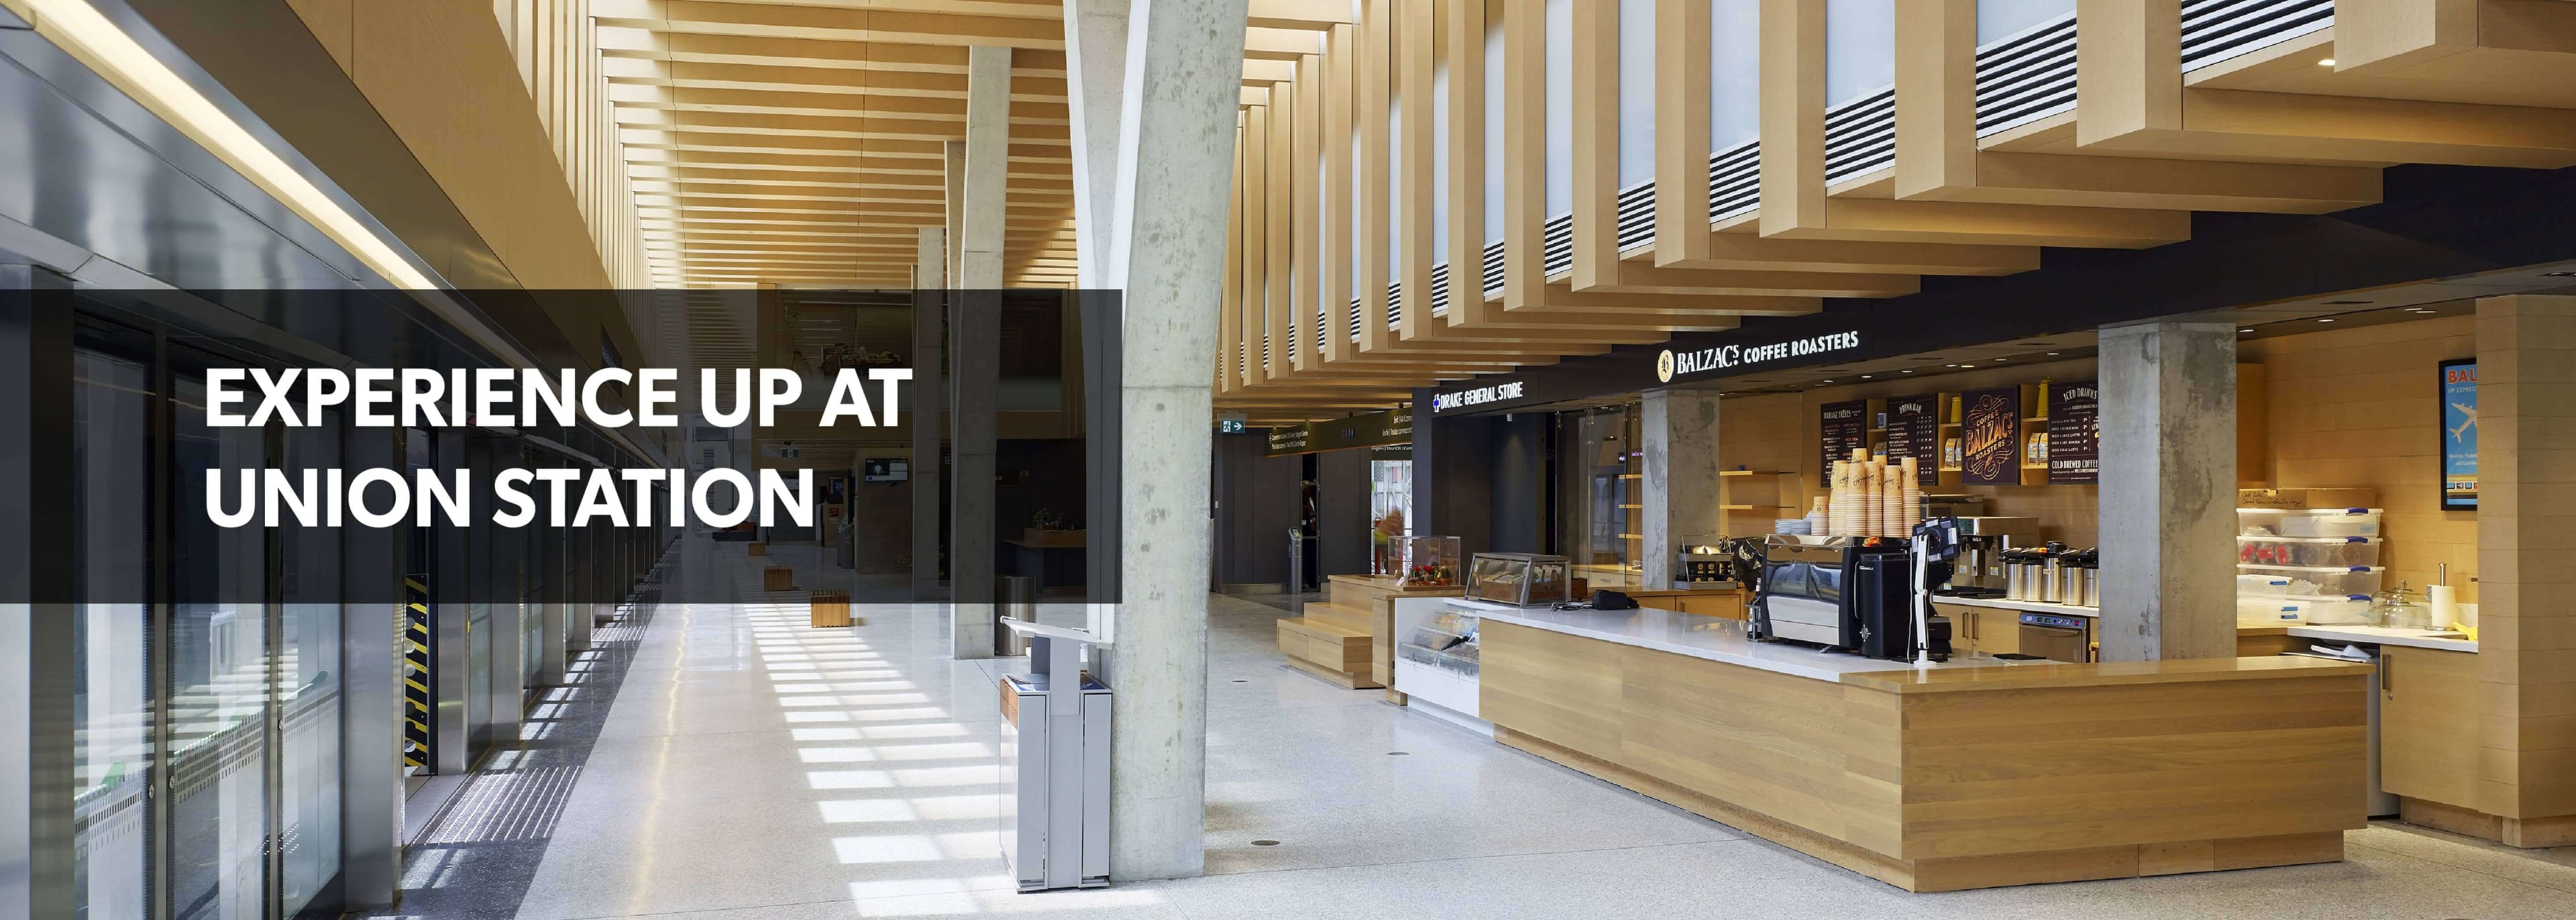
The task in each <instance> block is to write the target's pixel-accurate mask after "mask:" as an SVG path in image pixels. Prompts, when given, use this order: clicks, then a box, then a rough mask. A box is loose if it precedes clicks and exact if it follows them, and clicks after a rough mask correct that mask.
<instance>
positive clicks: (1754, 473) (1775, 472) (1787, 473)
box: [1717, 470, 1797, 476]
mask: <svg viewBox="0 0 2576 920" xmlns="http://www.w3.org/2000/svg"><path fill="white" fill-rule="evenodd" d="M1717 474H1718V475H1720V476H1795V475H1797V473H1795V472H1792V471H1789V470H1719V471H1717Z"/></svg>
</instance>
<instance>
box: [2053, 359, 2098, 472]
mask: <svg viewBox="0 0 2576 920" xmlns="http://www.w3.org/2000/svg"><path fill="white" fill-rule="evenodd" d="M2101 418H2102V396H2101V393H2100V392H2099V391H2098V390H2097V389H2096V388H2095V383H2094V381H2091V380H2079V381H2076V382H2074V383H2062V384H2057V385H2056V389H2053V390H2050V391H2048V483H2049V484H2050V485H2080V484H2085V483H2094V482H2100V481H2102V422H2101Z"/></svg>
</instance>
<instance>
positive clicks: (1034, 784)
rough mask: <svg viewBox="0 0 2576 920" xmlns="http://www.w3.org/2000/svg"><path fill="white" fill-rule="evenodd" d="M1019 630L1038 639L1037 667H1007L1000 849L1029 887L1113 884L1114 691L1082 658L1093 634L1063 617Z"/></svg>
mask: <svg viewBox="0 0 2576 920" xmlns="http://www.w3.org/2000/svg"><path fill="white" fill-rule="evenodd" d="M1011 631H1013V632H1027V633H1030V634H1032V635H1031V640H1032V641H1031V642H1030V647H1029V673H1027V674H1008V675H1004V676H1003V677H1002V678H1001V681H1000V687H999V689H1000V690H1001V703H1002V727H1001V752H1000V753H1001V755H1002V803H1001V804H1002V808H1001V812H1002V813H1001V819H1002V821H1001V832H1002V857H1003V859H1004V860H1005V861H1007V862H1008V863H1009V865H1010V868H1011V878H1012V881H1013V882H1014V883H1015V884H1016V885H1017V886H1018V888H1019V890H1021V891H1023V892H1028V891H1045V890H1049V889H1056V888H1097V887H1100V886H1103V885H1107V884H1109V727H1110V726H1109V719H1110V713H1109V704H1110V691H1109V688H1108V687H1107V686H1105V685H1103V684H1102V683H1101V682H1100V681H1099V680H1098V679H1096V678H1094V677H1093V676H1092V675H1091V674H1090V673H1089V672H1087V671H1086V670H1084V668H1083V667H1082V647H1083V646H1085V645H1088V644H1090V641H1091V637H1090V635H1089V634H1088V633H1087V632H1086V631H1084V630H1077V629H1067V628H1064V627H1056V626H1034V625H1016V628H1012V629H1011ZM1093 654H1095V655H1097V654H1098V652H1096V651H1095V652H1094V653H1093Z"/></svg>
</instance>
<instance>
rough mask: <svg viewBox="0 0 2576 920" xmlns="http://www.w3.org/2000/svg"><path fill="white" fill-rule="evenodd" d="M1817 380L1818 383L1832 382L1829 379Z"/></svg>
mask: <svg viewBox="0 0 2576 920" xmlns="http://www.w3.org/2000/svg"><path fill="white" fill-rule="evenodd" d="M1817 382H1818V383H1832V382H1833V381H1831V380H1820V381H1817Z"/></svg>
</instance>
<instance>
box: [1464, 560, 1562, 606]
mask: <svg viewBox="0 0 2576 920" xmlns="http://www.w3.org/2000/svg"><path fill="white" fill-rule="evenodd" d="M1567 568H1568V562H1567V560H1566V558H1565V557H1563V556H1541V555H1538V554H1535V553H1477V554H1476V557H1475V560H1474V561H1473V562H1472V563H1470V564H1469V565H1468V567H1467V571H1468V573H1469V574H1468V579H1467V596H1468V597H1471V598H1475V599H1476V600H1480V601H1492V602H1494V603H1497V604H1510V605H1512V606H1515V607H1544V606H1547V605H1549V604H1561V603H1564V602H1565V601H1567V600H1569V599H1571V598H1572V592H1573V590H1574V584H1573V581H1572V579H1571V573H1570V572H1568V571H1567Z"/></svg>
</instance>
